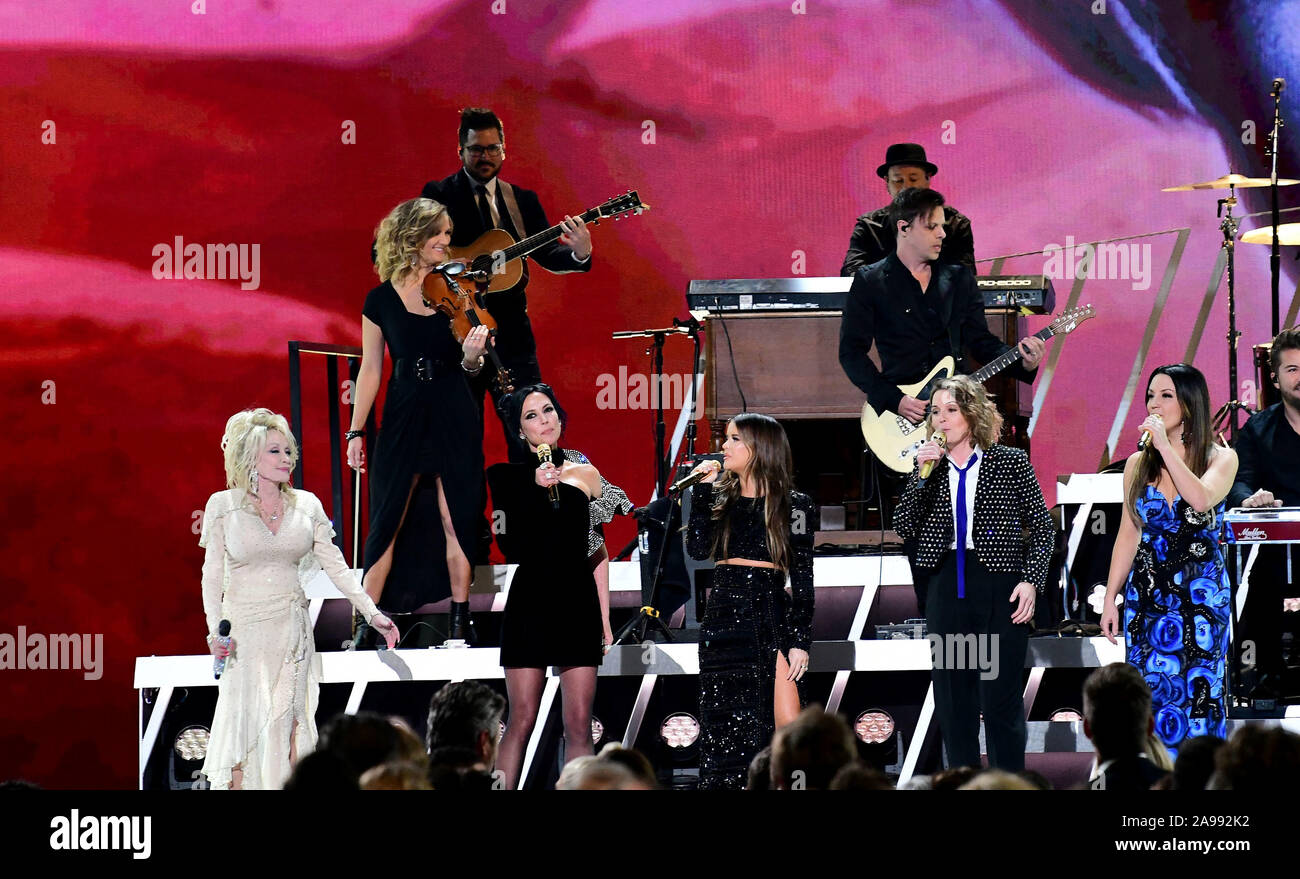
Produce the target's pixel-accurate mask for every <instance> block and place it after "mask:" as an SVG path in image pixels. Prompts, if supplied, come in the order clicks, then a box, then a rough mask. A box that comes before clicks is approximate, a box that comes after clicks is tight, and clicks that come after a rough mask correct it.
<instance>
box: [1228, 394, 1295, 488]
mask: <svg viewBox="0 0 1300 879" xmlns="http://www.w3.org/2000/svg"><path fill="white" fill-rule="evenodd" d="M1285 405H1286V404H1284V403H1274V404H1273V405H1272V406H1269V407H1268V408H1267V409H1265V410H1263V411H1262V412H1256V413H1255V414H1254V415H1252V416H1251V417H1250V420H1249V421H1247V422H1246V426H1245V427H1243V428H1242V429H1241V433H1240V434H1238V436H1237V445H1236V450H1237V480H1236V482H1234V483H1233V484H1232V490H1231V491H1230V492H1228V506H1229V507H1230V508H1231V507H1239V506H1241V502H1242V501H1244V500H1245V499H1246V498H1248V497H1250V496H1251V495H1252V494H1254V493H1255V492H1257V491H1259V490H1260V489H1261V488H1264V489H1268V490H1269V491H1271V492H1272V493H1273V497H1274V498H1276V499H1277V500H1280V501H1281V502H1282V505H1283V506H1286V507H1295V506H1300V433H1296V431H1295V428H1293V427H1291V424H1290V422H1288V421H1287V420H1286V411H1285V409H1284V408H1283V407H1284V406H1285Z"/></svg>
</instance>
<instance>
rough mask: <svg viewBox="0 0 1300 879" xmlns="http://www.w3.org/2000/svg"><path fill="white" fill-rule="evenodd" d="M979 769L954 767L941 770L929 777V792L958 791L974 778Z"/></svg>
mask: <svg viewBox="0 0 1300 879" xmlns="http://www.w3.org/2000/svg"><path fill="white" fill-rule="evenodd" d="M978 772H979V769H976V768H974V767H972V766H954V767H952V768H951V769H941V770H939V771H938V772H936V773H935V774H934V775H931V776H930V790H960V789H961V786H962V785H964V784H966V783H967V782H968V781H970V780H971V779H972V778H974V777H975V775H976V773H978Z"/></svg>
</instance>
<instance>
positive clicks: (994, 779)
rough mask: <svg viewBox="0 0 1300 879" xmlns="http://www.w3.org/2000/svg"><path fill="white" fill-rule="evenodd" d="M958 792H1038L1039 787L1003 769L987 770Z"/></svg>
mask: <svg viewBox="0 0 1300 879" xmlns="http://www.w3.org/2000/svg"><path fill="white" fill-rule="evenodd" d="M957 790H1038V786H1037V785H1035V784H1033V783H1031V782H1029V781H1026V780H1025V779H1023V778H1021V777H1020V776H1019V775H1012V774H1011V773H1010V772H1003V771H1002V770H1001V769H985V770H984V771H983V772H980V773H978V774H977V775H976V776H975V777H974V778H972V779H971V780H970V781H968V782H966V783H965V784H963V785H962V786H961V787H959V788H957Z"/></svg>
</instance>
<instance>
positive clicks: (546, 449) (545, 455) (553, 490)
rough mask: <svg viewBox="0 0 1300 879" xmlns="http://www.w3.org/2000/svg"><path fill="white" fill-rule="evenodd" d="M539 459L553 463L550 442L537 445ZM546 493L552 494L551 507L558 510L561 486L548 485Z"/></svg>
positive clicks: (545, 462)
mask: <svg viewBox="0 0 1300 879" xmlns="http://www.w3.org/2000/svg"><path fill="white" fill-rule="evenodd" d="M537 460H538V461H540V462H541V463H543V464H550V463H551V447H550V445H549V444H547V443H542V444H541V445H539V446H538V447H537ZM546 493H547V494H548V495H550V498H551V509H553V510H558V509H559V508H560V489H559V486H555V485H548V486H546Z"/></svg>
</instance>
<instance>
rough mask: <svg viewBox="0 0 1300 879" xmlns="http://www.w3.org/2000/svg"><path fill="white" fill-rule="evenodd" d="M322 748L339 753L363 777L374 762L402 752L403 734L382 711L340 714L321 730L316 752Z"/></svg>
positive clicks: (356, 773)
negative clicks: (377, 712)
mask: <svg viewBox="0 0 1300 879" xmlns="http://www.w3.org/2000/svg"><path fill="white" fill-rule="evenodd" d="M323 751H327V752H329V753H331V754H333V755H334V756H336V757H338V758H339V759H340V760H342V761H343V762H344V763H345V764H347V766H348V767H349V768H350V769H351V770H352V773H353V775H354V776H356V777H357V778H360V777H361V775H362V774H363V773H364V772H365V771H366V770H367V769H369V768H371V767H372V766H378V765H380V764H381V763H387V762H388V761H389V760H393V759H395V758H397V757H399V756H401V754H402V737H401V733H400V732H399V731H398V729H397V727H395V726H393V724H392V722H391V721H390V720H389V719H388V718H387V717H384V716H383V715H382V714H375V713H373V712H370V711H361V712H358V713H357V714H340V715H339V716H338V717H336V718H334V719H333V720H331V721H330V722H329V723H327V724H325V726H324V728H323V729H321V731H320V742H319V744H317V746H316V752H317V753H320V752H323Z"/></svg>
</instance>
